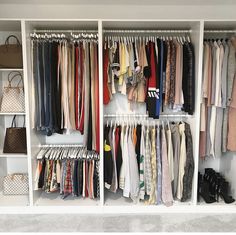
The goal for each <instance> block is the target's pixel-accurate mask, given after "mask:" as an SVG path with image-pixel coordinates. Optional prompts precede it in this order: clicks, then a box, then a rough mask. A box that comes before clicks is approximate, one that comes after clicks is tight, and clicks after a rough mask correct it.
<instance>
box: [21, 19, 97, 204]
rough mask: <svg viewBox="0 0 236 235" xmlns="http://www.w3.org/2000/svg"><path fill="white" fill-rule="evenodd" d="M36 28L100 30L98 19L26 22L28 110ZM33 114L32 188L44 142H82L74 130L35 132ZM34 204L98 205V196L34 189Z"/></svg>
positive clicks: (30, 123)
mask: <svg viewBox="0 0 236 235" xmlns="http://www.w3.org/2000/svg"><path fill="white" fill-rule="evenodd" d="M35 30H42V31H44V30H45V31H48V32H53V31H54V32H55V33H64V32H67V33H68V32H70V31H73V30H74V32H76V31H78V30H94V31H97V30H98V22H97V21H51V20H44V21H37V20H36V21H25V37H26V41H25V48H26V57H25V62H26V63H27V78H28V92H29V96H28V97H29V110H33V107H34V100H33V96H32V94H31V92H32V66H31V40H30V34H31V33H33V32H34V31H35ZM32 115H33V113H32V112H30V113H29V122H28V125H29V129H30V136H31V138H30V142H31V147H30V150H29V151H30V159H29V162H30V166H31V169H30V171H31V174H32V178H31V181H30V184H31V186H32V188H33V189H34V188H35V182H34V176H35V173H36V167H37V158H36V157H37V153H38V152H39V149H40V147H41V146H42V145H55V144H57V145H58V144H63V145H69V144H70V145H71V144H77V145H82V144H83V136H82V135H81V134H80V133H79V132H78V131H74V132H72V133H71V134H68V135H67V134H63V135H60V134H53V135H52V136H46V135H43V134H42V133H40V132H39V131H36V130H35V129H34V128H33V125H34V123H33V121H32V119H33V118H32ZM31 202H32V205H35V206H65V205H68V206H97V205H99V199H97V200H90V199H78V198H74V197H68V198H66V199H65V200H63V199H61V197H60V195H59V193H45V192H44V191H42V190H33V195H32V201H31Z"/></svg>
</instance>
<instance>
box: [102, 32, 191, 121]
mask: <svg viewBox="0 0 236 235" xmlns="http://www.w3.org/2000/svg"><path fill="white" fill-rule="evenodd" d="M183 39H184V40H183ZM103 90H104V93H103V100H104V104H105V105H107V104H109V102H110V101H111V100H112V99H113V98H114V99H115V95H116V94H117V93H121V94H123V95H125V96H127V100H128V101H129V102H130V103H131V104H135V103H140V104H141V103H143V104H146V110H147V112H148V114H149V116H150V117H153V118H159V115H160V113H167V112H186V113H188V114H190V115H192V114H193V112H194V105H195V104H194V103H195V52H194V46H193V44H192V43H191V41H190V37H189V36H186V37H185V38H184V37H178V36H176V37H174V36H173V37H169V36H163V37H161V36H159V37H157V36H143V37H142V36H136V37H135V36H133V37H132V36H130V37H129V36H125V35H119V36H105V40H104V47H103ZM131 110H132V105H131Z"/></svg>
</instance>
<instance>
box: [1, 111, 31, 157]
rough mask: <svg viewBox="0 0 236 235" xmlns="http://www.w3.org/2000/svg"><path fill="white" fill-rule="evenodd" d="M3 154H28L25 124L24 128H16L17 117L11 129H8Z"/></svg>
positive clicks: (14, 118) (13, 120)
mask: <svg viewBox="0 0 236 235" xmlns="http://www.w3.org/2000/svg"><path fill="white" fill-rule="evenodd" d="M24 123H25V122H24ZM3 153H27V144H26V128H25V124H23V127H16V115H15V116H14V117H13V119H12V123H11V127H9V128H7V129H6V135H5V139H4V146H3Z"/></svg>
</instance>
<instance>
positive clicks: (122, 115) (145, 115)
mask: <svg viewBox="0 0 236 235" xmlns="http://www.w3.org/2000/svg"><path fill="white" fill-rule="evenodd" d="M103 116H104V117H108V118H109V117H110V118H111V117H130V116H132V117H148V115H147V114H136V113H130V114H129V113H122V114H118V113H117V114H104V115H103Z"/></svg>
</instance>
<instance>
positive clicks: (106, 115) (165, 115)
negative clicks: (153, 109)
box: [103, 114, 192, 118]
mask: <svg viewBox="0 0 236 235" xmlns="http://www.w3.org/2000/svg"><path fill="white" fill-rule="evenodd" d="M103 116H104V117H105V118H106V117H107V118H112V117H123V116H127V117H129V116H132V117H148V115H147V114H104V115H103ZM159 116H160V117H191V116H192V115H189V114H161V115H159Z"/></svg>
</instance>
